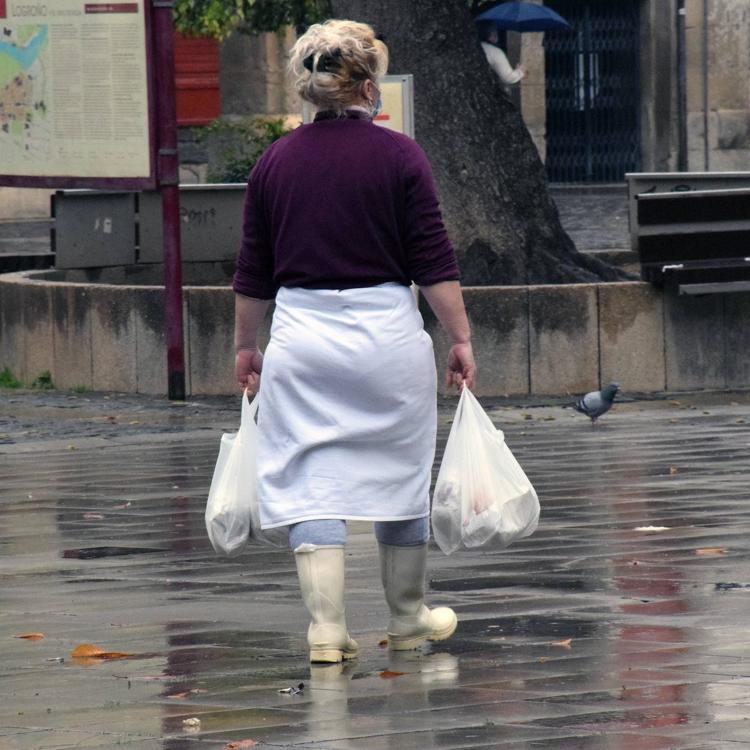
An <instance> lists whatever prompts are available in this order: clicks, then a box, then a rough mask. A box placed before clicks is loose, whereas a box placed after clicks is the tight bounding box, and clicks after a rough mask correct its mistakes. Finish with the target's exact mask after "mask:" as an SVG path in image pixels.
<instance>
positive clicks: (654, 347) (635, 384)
mask: <svg viewBox="0 0 750 750" xmlns="http://www.w3.org/2000/svg"><path fill="white" fill-rule="evenodd" d="M44 276H45V274H44V272H25V273H18V274H5V275H2V276H0V370H2V369H3V368H5V367H8V368H10V370H11V371H12V372H13V374H14V375H15V376H16V377H17V378H19V379H20V380H21V381H23V382H24V383H30V382H31V381H33V380H34V378H36V377H37V376H38V375H39V374H40V373H41V372H43V371H45V370H48V371H49V372H50V373H51V375H52V379H53V382H54V383H55V385H56V386H57V387H59V388H73V387H86V388H90V389H93V390H112V391H125V392H140V393H166V380H167V378H166V350H165V341H164V312H163V302H162V294H163V292H162V289H161V288H160V287H157V286H127V285H122V284H118V285H110V284H92V283H72V282H66V281H49V280H45V278H44ZM464 299H465V301H466V306H467V310H468V313H469V317H470V319H471V322H472V327H473V332H474V348H475V352H476V355H477V360H478V365H479V373H480V378H479V385H478V389H477V391H478V394H479V395H483V396H504V395H524V394H533V395H566V394H571V395H572V394H580V393H583V392H585V391H587V390H591V389H594V388H598V387H600V386H601V385H603V384H606V383H608V382H611V381H613V380H616V381H618V382H619V383H620V386H621V388H622V390H623V391H630V392H660V391H679V390H696V389H704V388H705V389H724V388H745V387H750V326H748V325H747V323H746V321H747V320H748V319H750V294H744V293H741V294H726V295H713V296H706V297H701V298H694V297H678V296H675V295H672V294H667V293H663V292H660V291H658V290H655V289H653V288H652V287H651V286H650V285H648V284H642V283H638V282H628V283H621V284H576V285H565V286H531V287H468V288H466V289H465V290H464ZM184 304H185V352H186V358H187V363H186V364H187V373H186V387H187V389H188V392H189V393H191V394H192V395H204V394H205V395H208V394H224V393H227V394H228V393H232V392H234V378H233V360H234V355H233V345H232V343H233V336H232V328H233V321H234V312H233V305H234V299H233V293H232V291H231V290H230V289H229V288H228V287H218V286H214V287H205V286H204V287H186V288H185V291H184ZM420 306H421V308H422V314H423V316H424V318H425V326H426V328H427V330H428V332H429V333H430V334H431V335H432V336H433V340H434V342H435V354H436V361H437V364H438V368H439V369H440V370H442V368H443V366H444V362H445V353H446V351H447V346H448V345H447V341H446V340H445V338H444V336H443V334H442V332H441V331H440V329H439V325H438V323H437V321H436V320H435V318H434V316H433V315H432V313H431V312H430V310H429V309H428V308H427V306H426V304H425V303H424V300H422V301H421V302H420ZM268 329H269V321H266V324H265V329H264V332H263V336H262V339H263V341H265V340H267V336H268Z"/></svg>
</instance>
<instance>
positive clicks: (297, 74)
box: [289, 19, 388, 112]
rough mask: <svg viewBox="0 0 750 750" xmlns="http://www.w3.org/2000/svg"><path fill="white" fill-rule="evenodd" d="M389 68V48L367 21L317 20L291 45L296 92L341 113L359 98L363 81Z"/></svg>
mask: <svg viewBox="0 0 750 750" xmlns="http://www.w3.org/2000/svg"><path fill="white" fill-rule="evenodd" d="M387 70H388V48H387V47H386V46H385V44H384V43H383V41H382V40H380V39H378V38H376V36H375V31H374V30H373V28H372V27H371V26H368V25H367V24H366V23H357V22H356V21H343V20H336V19H331V20H329V21H325V22H324V23H316V24H314V25H312V26H310V28H309V29H308V30H307V31H306V32H305V33H304V34H303V35H302V36H301V37H300V38H299V39H298V40H297V42H296V44H295V45H294V47H292V50H291V53H290V60H289V71H290V73H291V75H292V77H293V78H294V86H295V88H296V90H297V93H298V94H299V95H300V96H301V97H302V98H303V99H306V100H307V101H309V102H311V103H312V104H314V105H315V106H317V107H318V109H332V110H334V111H337V112H342V111H343V110H344V109H346V108H347V107H349V106H351V105H352V104H355V103H357V102H359V101H361V100H362V83H363V82H364V81H366V80H370V81H373V82H377V81H378V80H379V79H380V78H382V77H383V76H384V75H385V73H386V71H387Z"/></svg>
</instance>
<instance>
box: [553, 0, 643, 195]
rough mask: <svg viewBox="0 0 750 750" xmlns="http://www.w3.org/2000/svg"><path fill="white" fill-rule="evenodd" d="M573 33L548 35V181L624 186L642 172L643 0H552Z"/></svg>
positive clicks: (556, 32) (557, 32)
mask: <svg viewBox="0 0 750 750" xmlns="http://www.w3.org/2000/svg"><path fill="white" fill-rule="evenodd" d="M545 5H548V6H549V7H550V8H552V9H553V10H555V11H557V12H558V13H560V15H562V16H563V17H565V18H566V19H567V20H568V21H569V22H570V24H571V26H572V27H573V28H572V30H571V31H554V32H548V33H547V34H546V35H545V40H544V49H545V66H546V71H545V77H546V105H547V175H548V177H549V179H550V180H551V181H552V182H620V181H621V180H622V179H623V175H624V174H625V172H633V171H638V170H639V169H640V161H641V154H640V151H641V149H640V96H639V92H640V70H639V44H640V39H639V36H640V35H639V25H640V12H639V6H640V3H639V0H546V2H545Z"/></svg>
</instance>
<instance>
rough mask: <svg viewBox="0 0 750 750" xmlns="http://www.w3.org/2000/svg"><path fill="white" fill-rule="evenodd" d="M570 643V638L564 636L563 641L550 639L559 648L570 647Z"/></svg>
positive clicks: (571, 641) (571, 640)
mask: <svg viewBox="0 0 750 750" xmlns="http://www.w3.org/2000/svg"><path fill="white" fill-rule="evenodd" d="M572 644H573V639H572V638H566V639H565V640H564V641H552V645H553V646H558V647H559V648H572Z"/></svg>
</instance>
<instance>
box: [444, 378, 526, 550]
mask: <svg viewBox="0 0 750 750" xmlns="http://www.w3.org/2000/svg"><path fill="white" fill-rule="evenodd" d="M538 522H539V500H538V498H537V496H536V492H535V491H534V488H533V487H532V486H531V482H530V481H529V479H528V477H527V476H526V474H525V473H524V471H523V469H522V468H521V467H520V465H519V463H518V461H516V459H515V457H514V456H513V454H512V453H511V452H510V448H508V446H507V445H506V444H505V436H504V435H503V433H502V431H501V430H498V429H496V428H495V425H493V424H492V420H491V419H490V418H489V417H488V416H487V414H486V413H485V411H484V409H482V407H481V405H480V404H479V402H478V401H477V400H476V398H475V397H474V394H473V393H472V392H471V391H470V390H469V389H468V388H464V389H463V391H462V393H461V398H460V399H459V401H458V408H457V409H456V416H455V419H454V420H453V426H452V427H451V431H450V434H449V436H448V442H447V444H446V446H445V453H444V454H443V460H442V463H441V464H440V471H439V473H438V478H437V482H436V484H435V492H434V494H433V497H432V530H433V534H434V536H435V541H436V542H437V544H438V546H439V547H440V549H441V550H442V551H443V552H445V554H446V555H450V554H451V553H452V552H455V551H456V550H457V549H459V547H464V548H476V547H482V548H485V549H491V548H494V549H502V548H503V547H506V546H507V545H509V544H510V543H511V542H512V541H513V540H514V539H519V538H521V537H524V536H529V534H532V533H533V532H534V530H535V529H536V527H537V524H538Z"/></svg>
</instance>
